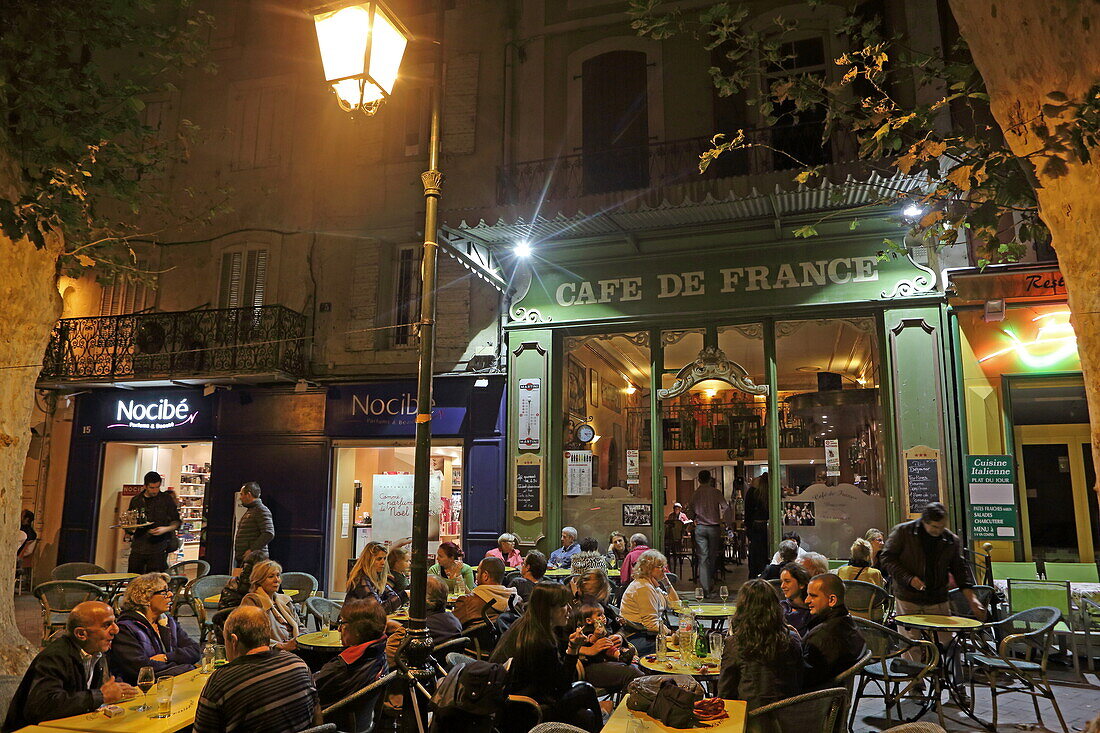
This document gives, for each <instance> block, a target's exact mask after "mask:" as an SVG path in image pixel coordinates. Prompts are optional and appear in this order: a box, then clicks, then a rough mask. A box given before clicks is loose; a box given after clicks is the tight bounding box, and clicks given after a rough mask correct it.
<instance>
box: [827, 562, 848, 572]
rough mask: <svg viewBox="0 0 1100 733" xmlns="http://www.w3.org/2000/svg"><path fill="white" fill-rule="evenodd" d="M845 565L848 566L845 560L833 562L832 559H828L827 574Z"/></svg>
mask: <svg viewBox="0 0 1100 733" xmlns="http://www.w3.org/2000/svg"><path fill="white" fill-rule="evenodd" d="M847 564H848V561H847V560H833V559H830V560H829V572H830V573H831V572H832V571H834V570H836V569H838V568H842V567H844V566H845V565H847Z"/></svg>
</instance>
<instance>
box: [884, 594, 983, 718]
mask: <svg viewBox="0 0 1100 733" xmlns="http://www.w3.org/2000/svg"><path fill="white" fill-rule="evenodd" d="M894 621H896V622H897V624H898V625H899V626H905V627H907V628H910V629H917V630H919V631H920V632H921V636H923V637H924V638H925V639H927V640H928V641H931V642H932V643H933V644H935V645H936V648H937V649H939V651H940V665H939V668H938V669H937V670H936V675H937V676H938V677H939V678H940V681H941V684H942V686H943V688H945V689H946V690H947V694H948V695H949V696H950V697H951V699H952V700H954V702H955V704H956V705H958V706H959V709H960V710H962V711H963V712H964V713H966V714H967V715H968V716H969V717H970V718H971V719H973V720H974V722H976V723H978V724H979V725H981V726H982V727H983V728H985V729H986V730H989V731H993V730H994V728H993V727H992V725H991V724H990V723H988V722H986V721H984V720H982V719H981V718H979V717H978V716H977V715H975V714H974V701H973V700H968V699H967V698H966V697H965V696H964V695H963V694H962V693H963V686H962V680H961V679H959V677H960V675H959V673H958V671H957V670H956V669H955V667H956V664H955V661H956V655H957V654H959V653H960V652H961V649H960V647H961V645H962V644H963V643H964V642H965V640H966V639H967V638H968V637H969V636H970V635H971V634H972V633H974V632H975V631H978V630H979V629H982V628H984V627H985V624H983V623H982V622H981V621H978V620H977V619H973V618H967V617H965V616H944V615H941V614H935V613H914V614H908V615H904V616H895V617H894ZM943 634H948V635H950V639H949V640H948V641H947V642H946V643H944V642H943V641H942V639H941V638H940V637H941V635H943ZM934 702H935V701H929V705H928V707H927V708H926V710H925V712H927V710H929V709H931V708H932V707H933V705H934Z"/></svg>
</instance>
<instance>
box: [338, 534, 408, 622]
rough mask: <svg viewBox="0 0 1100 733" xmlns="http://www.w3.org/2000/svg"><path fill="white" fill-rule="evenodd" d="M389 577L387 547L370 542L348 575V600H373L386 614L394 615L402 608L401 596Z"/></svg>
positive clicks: (379, 543)
mask: <svg viewBox="0 0 1100 733" xmlns="http://www.w3.org/2000/svg"><path fill="white" fill-rule="evenodd" d="M389 577H390V569H389V566H388V564H387V562H386V546H385V545H383V544H382V543H381V542H368V543H367V546H366V547H364V548H363V551H362V552H360V553H359V559H358V560H356V561H355V565H353V566H352V568H351V573H349V574H348V585H347V598H359V599H363V598H373V599H375V600H376V601H378V602H379V603H381V604H382V608H383V609H385V611H386V613H393V612H394V611H396V610H397V609H398V608H400V607H401V596H399V595H397V593H396V592H395V591H394V589H393V588H392V587H391V586H390V584H389V582H388V581H389Z"/></svg>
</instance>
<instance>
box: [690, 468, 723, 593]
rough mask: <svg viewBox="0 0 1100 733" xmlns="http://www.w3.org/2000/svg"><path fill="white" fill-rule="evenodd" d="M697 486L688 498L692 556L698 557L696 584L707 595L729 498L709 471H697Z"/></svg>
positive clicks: (718, 551) (712, 585)
mask: <svg viewBox="0 0 1100 733" xmlns="http://www.w3.org/2000/svg"><path fill="white" fill-rule="evenodd" d="M698 481H699V488H697V489H696V490H695V496H694V497H693V498H692V500H691V518H692V519H693V520H694V521H695V556H696V557H697V558H698V559H699V585H701V586H703V590H704V591H705V592H706V594H707V595H710V594H711V592H712V591H713V589H714V576H715V575H716V574H717V570H718V566H717V562H716V561H717V558H718V554H719V553H720V552H721V550H722V537H723V533H722V520H723V519H724V518H725V515H726V512H728V511H729V502H727V501H726V497H724V496H722V492H721V491H719V490H718V487H717V486H715V485H714V479H713V478H711V475H710V471H707V470H702V471H700V472H699V477H698Z"/></svg>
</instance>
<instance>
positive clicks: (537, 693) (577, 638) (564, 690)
mask: <svg viewBox="0 0 1100 733" xmlns="http://www.w3.org/2000/svg"><path fill="white" fill-rule="evenodd" d="M570 600H571V598H570V594H569V591H568V589H566V587H565V586H563V585H561V584H559V583H551V582H545V581H544V582H540V583H536V584H535V587H534V588H533V589H532V590H531V598H530V600H528V602H527V609H526V611H524V614H523V616H521V617H520V619H519V620H518V621H516V622H515V623H514V624H513V625H512V627H511V628H510V629H508V631H506V632H505V634H504V636H502V637H501V638H500V641H499V642H497V645H496V648H495V649H494V650H493V655H492V657H491V661H493V662H497V663H498V664H504V663H505V662H507V661H508V660H509V659H511V660H512V665H511V681H510V683H509V686H508V692H509V693H510V694H515V695H526V696H528V697H531V698H534V700H535V701H536V702H538V703H539V705H541V706H542V707H543V714H544V716H545V719H546V720H551V721H556V722H559V723H570V724H572V725H576V726H580V727H581V728H584V729H585V730H588V731H591V732H592V733H596V732H597V731H599V730H600V728H601V727H602V725H603V716H602V715H601V713H600V703H599V701H598V700H597V699H596V690H595V689H594V688H593V687H592V686H591V685H590V684H587V683H584V682H578V681H577V679H578V674H577V661H578V658H579V656H578V655H579V654H580V649H581V644H583V643H584V632H583V631H582V630H581V629H575V630H574V631H573V633H572V634H568V635H567V633H568V631H567V630H568V629H569V628H570V621H571V620H572V619H571V617H572V610H571V607H570V605H569V602H570Z"/></svg>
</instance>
